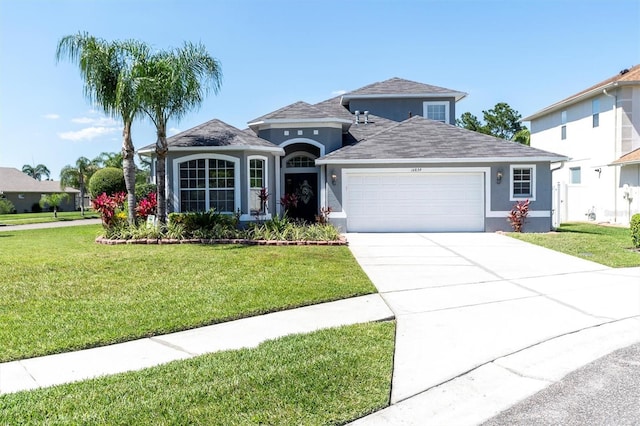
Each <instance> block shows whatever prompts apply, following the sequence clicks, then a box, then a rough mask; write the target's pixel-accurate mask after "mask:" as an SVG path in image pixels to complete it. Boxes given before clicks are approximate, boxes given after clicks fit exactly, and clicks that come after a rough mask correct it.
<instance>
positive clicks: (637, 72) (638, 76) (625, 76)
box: [522, 65, 640, 121]
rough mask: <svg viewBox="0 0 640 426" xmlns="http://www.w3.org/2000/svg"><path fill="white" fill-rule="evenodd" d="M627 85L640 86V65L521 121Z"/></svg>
mask: <svg viewBox="0 0 640 426" xmlns="http://www.w3.org/2000/svg"><path fill="white" fill-rule="evenodd" d="M628 84H640V65H634V66H633V67H631V68H625V69H623V70H622V71H620V72H619V73H618V74H616V75H614V76H613V77H609V78H607V79H606V80H604V81H601V82H600V83H598V84H594V85H593V86H591V87H589V88H587V89H585V90H582V91H580V92H578V93H576V94H573V95H571V96H569V97H567V98H565V99H563V100H561V101H559V102H556V103H554V104H552V105H550V106H548V107H546V108H543V109H541V110H540V111H538V112H535V113H533V114H531V115H530V116H528V117H525V118H523V119H522V121H531V120H534V119H536V118H539V117H542V116H544V115H546V114H549V113H551V112H554V111H557V110H559V109H561V108H565V107H567V106H569V105H572V104H574V103H576V102H580V101H582V100H583V99H586V98H589V97H591V96H594V95H595V94H601V92H602V91H603V90H606V89H609V88H612V87H616V86H623V85H628Z"/></svg>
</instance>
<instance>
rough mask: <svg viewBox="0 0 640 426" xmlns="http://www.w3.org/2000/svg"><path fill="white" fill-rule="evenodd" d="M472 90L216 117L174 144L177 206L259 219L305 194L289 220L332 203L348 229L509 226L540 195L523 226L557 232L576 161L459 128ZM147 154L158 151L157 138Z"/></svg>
mask: <svg viewBox="0 0 640 426" xmlns="http://www.w3.org/2000/svg"><path fill="white" fill-rule="evenodd" d="M465 96H466V94H465V93H462V92H458V91H454V90H449V89H445V88H441V87H436V86H430V85H427V84H422V83H417V82H413V81H409V80H404V79H400V78H392V79H389V80H385V81H382V82H378V83H374V84H371V85H368V86H365V87H363V88H361V89H358V90H355V91H352V92H349V93H346V94H344V95H343V96H338V97H335V98H332V99H328V100H326V101H324V102H320V103H317V104H315V105H310V104H308V103H306V102H296V103H294V104H291V105H288V106H286V107H284V108H281V109H279V110H277V111H274V112H272V113H269V114H266V115H264V116H262V117H259V118H256V119H254V120H251V121H250V122H249V123H248V124H249V129H246V130H240V129H237V128H235V127H233V126H230V125H228V124H225V123H223V122H221V121H219V120H211V121H209V122H207V123H204V124H202V125H200V126H197V127H195V128H193V129H190V130H187V131H185V132H182V133H179V134H177V135H175V136H172V137H170V138H169V139H168V145H169V153H168V158H167V188H166V189H167V194H168V196H167V198H168V200H169V211H193V210H207V209H209V208H215V209H216V210H217V211H221V212H227V213H239V214H240V217H241V219H242V220H243V221H251V220H255V219H256V218H257V216H260V217H262V218H264V217H268V216H269V214H271V213H280V212H282V210H283V206H282V205H281V204H280V202H281V197H283V196H285V195H287V194H295V195H296V198H297V200H298V202H297V206H296V207H292V208H289V210H288V213H289V214H290V215H291V216H293V217H297V218H302V219H306V220H311V221H313V220H314V219H315V217H316V216H318V215H319V214H321V213H322V212H323V211H324V212H326V211H327V210H328V209H330V210H331V213H330V214H329V218H330V220H331V222H332V223H334V224H336V225H337V226H338V227H339V228H340V229H341V230H342V231H348V232H393V231H398V232H406V231H423V232H431V231H442V232H445V231H496V230H511V227H510V225H509V223H508V222H507V215H508V213H509V211H510V210H511V208H512V207H513V205H514V204H515V203H516V202H518V201H521V200H522V201H523V200H526V199H530V200H531V209H530V214H529V219H528V220H527V223H526V225H525V227H524V230H525V231H535V232H545V231H549V229H550V228H551V171H550V164H551V163H552V162H561V161H564V160H566V157H564V156H562V155H557V154H553V153H550V152H546V151H542V150H539V149H535V148H531V147H527V146H524V145H520V144H517V143H514V142H508V141H505V140H502V139H496V138H494V137H491V136H487V135H483V134H480V133H476V132H472V131H468V130H465V129H462V128H459V127H456V126H455V125H454V123H455V105H456V102H457V101H458V100H460V99H462V98H463V97H465ZM139 153H140V154H142V155H148V156H151V157H153V156H154V155H155V154H154V145H148V146H146V147H144V148H142V149H140V150H139ZM261 188H266V191H267V192H268V193H269V199H268V202H267V211H261V204H260V202H259V198H258V197H257V194H258V193H259V191H260V189H261Z"/></svg>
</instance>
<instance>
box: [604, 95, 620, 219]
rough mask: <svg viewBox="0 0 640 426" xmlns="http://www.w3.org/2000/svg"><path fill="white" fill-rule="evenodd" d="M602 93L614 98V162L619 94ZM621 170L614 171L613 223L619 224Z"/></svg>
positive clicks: (616, 147) (616, 152)
mask: <svg viewBox="0 0 640 426" xmlns="http://www.w3.org/2000/svg"><path fill="white" fill-rule="evenodd" d="M602 93H603V94H604V95H605V96H608V97H610V98H613V158H614V160H615V159H617V158H619V157H620V155H619V154H618V94H617V90H616V94H615V95H610V94H609V93H608V92H607V89H602ZM619 173H620V171H619V168H618V167H617V166H616V167H615V168H614V170H613V178H614V182H613V222H614V223H617V222H618V180H619Z"/></svg>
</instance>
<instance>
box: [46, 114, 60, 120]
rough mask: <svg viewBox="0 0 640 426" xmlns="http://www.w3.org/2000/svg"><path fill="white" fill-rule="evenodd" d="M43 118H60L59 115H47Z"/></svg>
mask: <svg viewBox="0 0 640 426" xmlns="http://www.w3.org/2000/svg"><path fill="white" fill-rule="evenodd" d="M42 117H43V118H46V119H47V120H57V119H58V118H60V116H59V115H58V114H45V115H43V116H42Z"/></svg>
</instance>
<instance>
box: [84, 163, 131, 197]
mask: <svg viewBox="0 0 640 426" xmlns="http://www.w3.org/2000/svg"><path fill="white" fill-rule="evenodd" d="M126 191H127V186H126V185H125V183H124V175H123V174H122V170H120V169H116V168H115V167H105V168H104V169H100V170H98V171H97V172H95V173H94V174H93V176H91V180H89V193H90V194H91V197H92V198H96V197H98V196H99V195H100V194H102V193H103V192H104V193H106V194H107V195H114V194H117V193H119V192H126Z"/></svg>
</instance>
